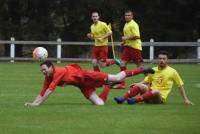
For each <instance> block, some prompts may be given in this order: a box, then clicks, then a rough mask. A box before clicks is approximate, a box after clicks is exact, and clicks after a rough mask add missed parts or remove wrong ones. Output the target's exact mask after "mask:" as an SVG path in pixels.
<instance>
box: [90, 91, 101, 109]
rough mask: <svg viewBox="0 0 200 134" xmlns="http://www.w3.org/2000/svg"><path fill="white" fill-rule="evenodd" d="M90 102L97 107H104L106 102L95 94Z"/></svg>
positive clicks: (91, 96)
mask: <svg viewBox="0 0 200 134" xmlns="http://www.w3.org/2000/svg"><path fill="white" fill-rule="evenodd" d="M89 100H90V101H91V102H92V103H93V104H95V105H99V106H100V105H104V101H103V100H102V99H101V98H100V97H99V96H98V95H97V94H96V93H95V92H93V93H92V94H91V95H90V97H89Z"/></svg>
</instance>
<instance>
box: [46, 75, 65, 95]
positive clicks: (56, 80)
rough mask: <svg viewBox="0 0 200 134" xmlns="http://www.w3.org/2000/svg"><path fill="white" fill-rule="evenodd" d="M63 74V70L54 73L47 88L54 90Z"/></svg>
mask: <svg viewBox="0 0 200 134" xmlns="http://www.w3.org/2000/svg"><path fill="white" fill-rule="evenodd" d="M64 75H65V71H63V72H59V73H58V74H55V75H54V77H53V80H52V82H51V83H50V85H49V89H50V90H51V91H54V90H55V88H56V86H57V85H58V83H59V82H60V80H61V79H62V78H63V76H64Z"/></svg>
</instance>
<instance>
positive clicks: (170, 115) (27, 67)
mask: <svg viewBox="0 0 200 134" xmlns="http://www.w3.org/2000/svg"><path fill="white" fill-rule="evenodd" d="M58 66H64V64H59V65H58ZM81 66H82V67H85V68H92V67H91V64H90V63H83V64H81ZM152 66H154V65H152ZM171 66H172V67H174V68H176V69H177V70H178V72H179V73H180V75H181V77H182V78H183V80H184V82H185V88H186V92H187V94H188V96H189V98H190V99H191V100H192V101H193V102H194V103H195V105H194V106H189V107H188V106H185V105H183V99H182V98H181V96H180V94H179V91H178V90H177V88H176V86H175V85H174V87H173V90H172V92H171V94H170V95H169V97H168V100H167V103H166V104H164V105H152V104H136V105H132V106H129V105H127V104H123V105H117V104H116V103H115V102H114V101H113V97H114V96H119V95H121V94H122V93H124V92H125V91H127V89H126V90H111V92H110V95H109V98H108V101H107V103H106V105H105V106H94V105H92V104H91V103H90V102H89V101H88V100H86V99H85V98H84V97H83V96H82V94H81V92H80V91H79V89H77V88H75V87H73V86H67V87H64V88H59V87H58V88H57V89H56V90H55V92H54V93H53V94H52V95H51V96H50V97H49V98H48V100H47V101H46V102H45V103H44V104H43V105H42V106H40V107H36V108H30V107H25V106H24V103H25V102H27V101H33V100H34V98H35V97H36V95H37V94H38V92H39V91H40V88H41V85H42V80H43V76H42V74H41V73H40V70H39V63H21V62H20V63H19V62H18V63H14V64H13V63H5V62H3V63H0V134H66V133H68V134H131V133H135V134H199V133H200V105H199V102H200V86H199V85H200V77H199V75H200V65H198V64H190V65H186V64H176V65H171ZM132 67H134V66H133V65H129V66H128V68H132ZM103 71H105V72H109V73H116V72H118V71H119V68H118V67H117V66H112V67H108V68H104V69H103ZM143 78H144V76H143V75H138V76H135V77H132V78H129V79H127V84H131V83H132V82H139V81H141V80H142V79H143ZM100 91H101V88H100V89H97V92H98V93H99V92H100Z"/></svg>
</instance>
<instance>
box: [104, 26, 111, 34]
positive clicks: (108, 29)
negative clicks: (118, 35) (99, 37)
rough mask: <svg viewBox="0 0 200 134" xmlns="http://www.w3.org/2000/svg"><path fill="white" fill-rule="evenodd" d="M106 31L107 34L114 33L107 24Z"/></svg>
mask: <svg viewBox="0 0 200 134" xmlns="http://www.w3.org/2000/svg"><path fill="white" fill-rule="evenodd" d="M105 31H106V33H112V30H111V28H110V27H109V26H108V25H106V24H105Z"/></svg>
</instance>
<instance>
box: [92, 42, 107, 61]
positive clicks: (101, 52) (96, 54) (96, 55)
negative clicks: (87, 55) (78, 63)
mask: <svg viewBox="0 0 200 134" xmlns="http://www.w3.org/2000/svg"><path fill="white" fill-rule="evenodd" d="M107 57H108V46H94V47H93V48H92V59H97V60H101V61H105V60H106V59H107Z"/></svg>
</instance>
